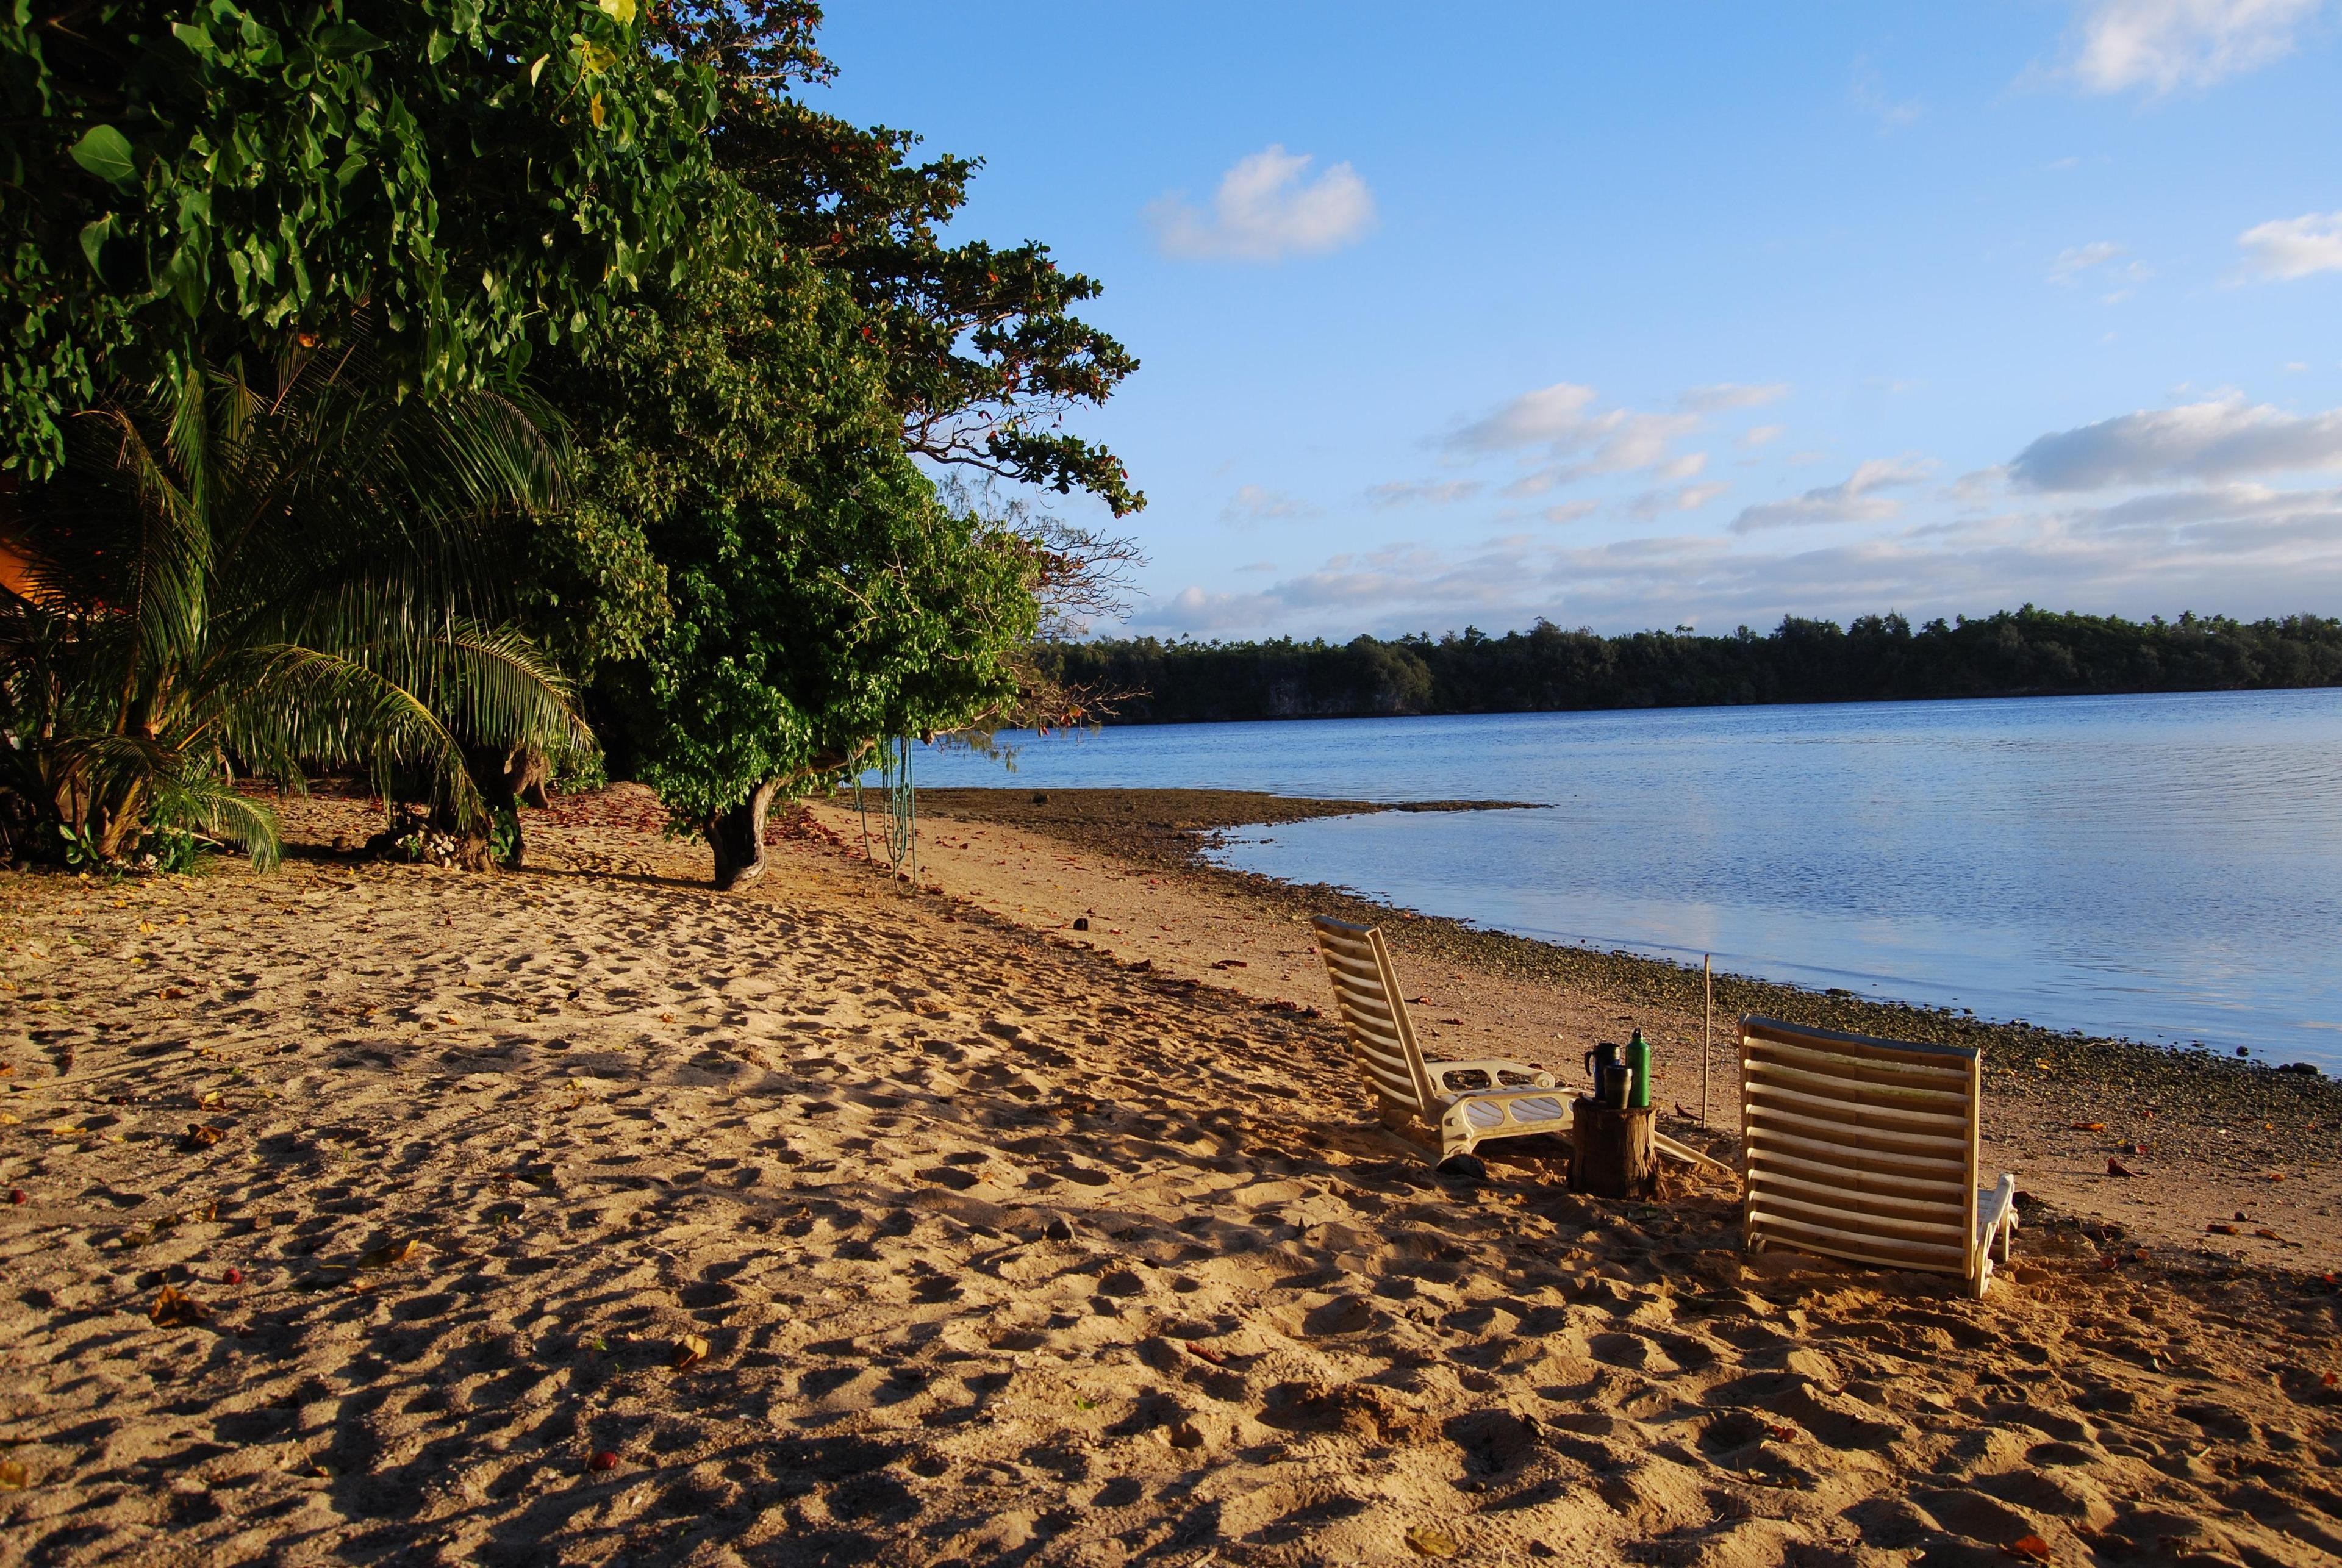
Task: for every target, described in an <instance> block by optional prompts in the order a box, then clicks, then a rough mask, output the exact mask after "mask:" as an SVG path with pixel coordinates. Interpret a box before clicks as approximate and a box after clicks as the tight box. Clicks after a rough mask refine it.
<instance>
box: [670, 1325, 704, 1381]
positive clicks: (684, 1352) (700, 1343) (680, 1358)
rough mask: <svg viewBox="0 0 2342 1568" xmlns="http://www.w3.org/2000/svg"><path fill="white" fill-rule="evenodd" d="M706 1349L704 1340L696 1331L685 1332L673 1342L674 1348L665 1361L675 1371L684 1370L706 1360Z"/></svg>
mask: <svg viewBox="0 0 2342 1568" xmlns="http://www.w3.org/2000/svg"><path fill="white" fill-rule="evenodd" d="M707 1350H708V1345H707V1342H706V1340H704V1339H702V1338H700V1337H699V1336H698V1335H697V1334H696V1333H687V1334H685V1335H684V1336H683V1337H682V1338H681V1339H679V1340H677V1341H676V1342H675V1349H674V1351H673V1352H672V1353H670V1354H669V1355H668V1356H667V1358H666V1363H667V1365H669V1366H671V1367H673V1368H674V1369H675V1370H676V1371H677V1372H684V1371H686V1370H688V1369H689V1368H691V1367H695V1366H697V1365H698V1364H699V1363H701V1362H703V1361H706V1359H707Z"/></svg>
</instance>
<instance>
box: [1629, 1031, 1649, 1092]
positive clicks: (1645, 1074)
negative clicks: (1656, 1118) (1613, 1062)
mask: <svg viewBox="0 0 2342 1568" xmlns="http://www.w3.org/2000/svg"><path fill="white" fill-rule="evenodd" d="M1626 1066H1627V1068H1628V1069H1629V1070H1630V1071H1632V1072H1633V1074H1635V1086H1634V1088H1632V1089H1631V1090H1629V1091H1627V1094H1626V1104H1628V1105H1629V1106H1631V1107H1633V1108H1634V1109H1636V1110H1638V1111H1639V1110H1641V1109H1642V1108H1643V1107H1644V1106H1646V1105H1648V1104H1650V1103H1651V1043H1650V1042H1649V1041H1647V1040H1646V1039H1644V1038H1643V1032H1642V1031H1641V1030H1640V1029H1637V1030H1636V1031H1635V1034H1634V1037H1633V1038H1632V1039H1630V1040H1628V1041H1627V1042H1626Z"/></svg>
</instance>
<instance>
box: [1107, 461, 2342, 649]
mask: <svg viewBox="0 0 2342 1568" xmlns="http://www.w3.org/2000/svg"><path fill="white" fill-rule="evenodd" d="M1766 537H1767V540H1768V541H1769V538H1770V536H1766ZM2028 599H2029V600H2032V601H2034V602H2035V603H2037V604H2047V605H2051V606H2054V607H2057V608H2068V607H2070V608H2074V609H2080V610H2089V611H2096V612H2108V613H2115V614H2127V615H2132V616H2141V615H2146V614H2177V612H2179V611H2181V610H2184V609H2196V610H2206V611H2210V610H2217V611H2219V612H2221V613H2224V614H2235V615H2241V616H2246V617H2252V616H2258V615H2267V614H2289V613H2292V612H2295V611H2298V610H2301V609H2303V608H2305V607H2317V606H2321V605H2330V604H2334V603H2336V602H2337V601H2342V490H2306V491H2278V490H2271V489H2267V488H2266V487H2262V486H2257V485H2231V486H2224V487H2220V488H2217V489H2210V490H2206V489H2190V490H2187V491H2183V492H2178V493H2175V494H2167V495H2150V496H2143V497H2137V498H2134V499H2130V500H2126V501H2124V502H2122V503H2121V504H2117V505H2115V506H2110V507H2105V508H2074V507H2071V506H2064V505H2047V506H2043V505H2036V506H2035V507H2034V509H2031V510H2016V511H2001V512H1997V513H1993V514H1987V515H1984V516H1979V517H1973V518H1962V519H1958V520H1956V521H1953V522H1949V523H1943V524H1927V525H1925V526H1917V527H1906V528H1901V529H1897V530H1891V531H1889V532H1887V533H1886V534H1883V535H1873V536H1865V537H1858V538H1837V539H1833V540H1832V541H1831V542H1829V543H1828V544H1824V545H1821V546H1819V547H1807V546H1803V545H1790V546H1787V547H1782V546H1779V545H1775V544H1770V543H1769V542H1768V543H1765V544H1760V543H1758V541H1757V540H1746V539H1744V540H1735V539H1733V538H1732V537H1730V536H1728V535H1718V534H1706V533H1687V534H1661V535H1658V536H1648V535H1646V536H1644V537H1640V538H1634V539H1622V540H1616V541H1611V542H1606V543H1586V544H1570V543H1566V542H1565V541H1564V540H1562V539H1558V538H1556V537H1555V536H1553V535H1551V534H1535V535H1526V536H1514V537H1510V538H1503V539H1490V540H1486V541H1483V542H1482V543H1480V544H1477V545H1476V546H1471V547H1467V548H1463V549H1435V548H1431V547H1427V546H1426V545H1423V544H1414V543H1405V544H1396V545H1393V546H1391V547H1390V548H1388V549H1386V550H1379V551H1376V552H1373V553H1371V554H1343V555H1337V556H1336V557H1334V558H1333V559H1331V560H1328V561H1326V563H1325V564H1323V565H1321V566H1320V567H1318V568H1317V569H1316V570H1315V571H1311V572H1305V573H1302V574H1298V575H1296V576H1294V577H1290V578H1287V579H1284V580H1281V581H1278V582H1275V583H1271V584H1266V585H1264V586H1263V587H1262V588H1260V589H1258V590H1257V591H1250V592H1243V593H1216V592H1210V591H1207V590H1206V589H1204V588H1201V587H1190V588H1187V589H1186V590H1184V591H1183V592H1181V593H1180V594H1176V595H1175V596H1173V597H1172V598H1170V599H1169V600H1167V601H1165V600H1157V601H1154V602H1153V603H1152V604H1150V605H1149V607H1148V610H1147V612H1146V614H1144V615H1143V616H1142V617H1141V618H1140V619H1139V621H1138V622H1136V623H1135V624H1134V628H1133V629H1134V630H1142V631H1156V632H1168V633H1178V632H1183V631H1185V632H1195V633H1197V634H1234V635H1254V636H1257V635H1276V634H1287V633H1290V634H1294V635H1296V636H1309V635H1313V634H1324V635H1327V636H1333V637H1337V638H1347V637H1350V636H1353V635H1355V634H1357V633H1358V632H1360V631H1374V632H1376V633H1379V634H1386V635H1387V634H1395V633H1398V632H1406V631H1421V630H1428V631H1434V632H1437V631H1444V630H1447V629H1449V628H1452V627H1460V626H1462V625H1463V624H1465V623H1466V622H1473V623H1476V624H1479V625H1481V626H1484V627H1488V628H1491V629H1495V630H1502V629H1504V628H1507V627H1520V626H1526V625H1527V624H1529V623H1530V621H1531V620H1533V619H1534V618H1536V616H1539V615H1544V616H1546V617H1548V618H1549V619H1551V620H1553V621H1555V622H1556V623H1558V624H1562V625H1566V626H1574V625H1592V626H1595V627H1596V628H1597V629H1600V630H1603V631H1626V630H1634V629H1639V628H1643V627H1649V626H1671V625H1675V624H1681V623H1686V622H1687V623H1691V624H1696V625H1701V626H1707V627H1719V626H1730V625H1732V624H1735V623H1736V622H1740V623H1746V624H1750V625H1753V626H1757V627H1760V628H1762V627H1769V626H1771V625H1773V624H1777V622H1778V621H1779V619H1780V618H1781V616H1782V615H1784V614H1799V615H1827V616H1830V617H1832V618H1834V619H1837V620H1838V621H1840V622H1841V623H1843V622H1844V621H1846V620H1847V619H1848V618H1850V617H1852V616H1854V615H1857V614H1866V613H1869V612H1874V611H1878V610H1883V609H1887V608H1895V609H1899V610H1902V611H1903V612H1904V613H1905V614H1908V615H1910V616H1911V617H1912V618H1913V619H1914V620H1915V621H1916V620H1922V619H1925V618H1927V616H1930V615H1937V614H1946V615H1948V614H1954V613H1956V612H1964V613H1967V614H1977V613H1979V612H1983V611H1987V610H1993V609H2000V608H2005V607H2007V606H2009V605H2013V604H2018V603H2021V602H2023V601H2025V600H2028Z"/></svg>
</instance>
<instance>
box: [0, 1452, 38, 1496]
mask: <svg viewBox="0 0 2342 1568" xmlns="http://www.w3.org/2000/svg"><path fill="white" fill-rule="evenodd" d="M31 1484H33V1473H32V1472H31V1471H29V1470H27V1469H25V1464H24V1462H23V1461H22V1460H18V1459H5V1460H0V1492H22V1491H24V1490H25V1488H26V1487H27V1486H30V1485H31Z"/></svg>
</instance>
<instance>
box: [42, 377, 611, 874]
mask: <svg viewBox="0 0 2342 1568" xmlns="http://www.w3.org/2000/svg"><path fill="white" fill-rule="evenodd" d="M68 434H69V441H68V447H69V452H70V456H71V461H69V462H68V464H67V465H66V467H65V471H64V473H63V474H61V475H60V476H59V477H58V478H56V479H55V480H53V481H51V482H50V483H48V484H43V485H39V486H35V487H34V488H33V489H32V490H31V491H29V492H28V493H26V494H25V495H24V496H23V497H22V498H21V500H22V504H21V506H20V507H18V508H17V509H15V511H14V513H13V514H11V515H9V516H8V517H6V518H5V527H0V556H4V557H5V564H7V565H8V566H9V568H10V569H9V572H8V574H7V575H8V579H9V582H10V589H9V591H7V592H5V593H0V822H5V824H6V825H7V827H8V830H9V833H8V836H9V837H11V838H13V839H15V841H16V847H18V848H20V849H29V850H33V851H36V852H37V851H43V850H45V851H48V852H51V853H55V852H56V851H59V850H61V849H62V850H66V851H69V852H70V853H71V854H75V855H76V856H79V857H83V858H86V859H89V860H92V861H96V862H109V861H115V860H119V859H121V858H124V857H125V856H126V855H128V854H132V853H133V852H135V850H136V849H137V848H138V847H139V845H140V844H141V841H142V839H143V838H145V837H146V836H147V835H149V834H153V833H155V832H156V831H158V830H160V831H165V832H179V833H185V832H191V831H200V832H202V833H205V834H210V835H212V836H214V837H215V838H218V839H221V840H224V841H226V842H230V843H234V844H241V845H243V846H244V847H245V848H246V849H247V850H249V851H250V853H251V854H252V856H253V858H254V860H255V863H259V864H266V863H268V862H271V861H273V860H274V859H275V855H276V853H277V843H276V834H275V825H274V823H273V820H272V818H271V816H270V814H268V813H267V812H266V811H265V809H264V808H262V807H261V806H260V805H259V804H257V803H255V802H254V801H252V800H251V799H249V798H248V797H246V796H245V795H243V794H239V793H238V792H237V791H236V789H235V778H236V776H237V774H239V773H241V774H264V775H268V776H272V777H275V778H276V779H278V780H279V781H281V782H284V783H287V784H295V785H297V784H299V783H300V781H301V780H302V778H303V776H304V770H305V768H306V767H309V766H312V765H315V764H359V765H362V766H365V767H368V768H371V769H372V770H373V771H374V772H375V774H376V775H377V778H378V779H379V780H381V781H382V782H383V783H384V784H385V786H386V784H387V781H388V779H389V776H390V775H391V774H392V773H393V771H394V770H413V769H418V768H419V769H420V770H422V771H423V772H424V773H425V774H427V775H429V776H430V777H431V778H432V779H433V780H434V782H435V792H436V794H437V796H438V798H439V800H440V801H441V803H442V804H443V805H444V806H445V808H446V810H447V811H448V812H449V814H451V815H452V816H453V818H454V820H455V825H457V826H458V827H459V828H462V829H464V830H465V832H467V833H468V834H469V835H470V836H471V837H472V839H473V840H474V842H475V844H485V842H486V837H487V834H486V823H485V811H484V808H483V803H482V802H481V800H480V798H479V795H478V793H477V791H476V790H475V787H474V786H473V784H472V783H471V780H470V776H469V774H467V772H466V770H465V758H464V748H465V744H466V743H467V742H468V743H473V744H530V745H535V746H546V745H557V744H582V743H584V742H586V741H587V740H588V739H589V738H590V737H588V736H587V735H586V733H585V731H584V727H583V725H582V724H580V722H579V721H578V720H577V718H576V717H575V714H574V713H573V712H572V710H571V708H570V706H569V705H568V703H567V701H566V697H565V689H564V686H563V684H562V682H561V681H560V680H559V679H558V678H557V677H556V676H555V674H554V673H553V671H552V670H551V668H550V666H549V665H548V664H546V663H545V661H544V660H543V659H542V658H541V657H540V656H539V655H538V654H536V653H535V650H534V649H533V648H532V647H531V646H530V644H528V643H527V641H526V640H525V638H523V637H521V636H520V635H519V634H516V633H515V632H514V631H511V630H509V629H503V628H498V627H495V626H493V625H490V624H485V623H484V622H483V621H482V620H481V619H479V618H478V615H477V611H478V610H479V609H481V608H483V607H485V606H487V605H490V604H493V603H494V602H495V598H496V596H497V595H496V591H495V587H494V586H493V584H489V583H487V582H485V581H483V580H482V579H481V576H480V569H481V568H482V566H483V565H484V564H485V563H487V562H489V561H491V560H493V559H495V558H496V557H497V555H498V554H501V553H502V552H501V551H500V550H499V548H498V547H497V544H496V535H497V534H499V533H500V532H501V531H503V530H504V529H505V528H506V527H508V526H509V525H510V524H511V522H512V521H513V520H514V519H515V517H516V516H517V515H518V514H523V513H525V512H526V511H529V510H532V509H535V508H539V507H543V506H545V505H546V504H550V503H552V502H553V501H555V499H556V480H555V468H554V463H553V457H554V454H553V451H552V449H551V448H550V447H549V446H548V445H547V444H546V443H545V440H544V438H543V437H542V435H541V434H539V430H538V426H537V424H536V423H535V421H534V420H533V419H532V418H531V417H530V414H529V412H528V411H527V410H526V409H525V408H524V407H522V406H519V405H517V404H515V403H513V402H512V401H510V400H509V399H507V398H505V397H501V396H497V395H495V394H488V393H485V392H480V393H458V394H449V395H447V396H445V397H444V398H441V399H438V400H436V401H433V402H425V401H424V400H422V399H417V398H405V399H401V398H398V397H397V396H395V394H394V392H393V390H392V389H391V388H390V386H389V385H387V375H386V373H385V371H384V370H383V369H382V367H380V366H379V365H374V364H371V363H369V362H368V361H366V360H365V357H364V356H363V355H362V353H361V352H360V351H358V350H356V349H349V350H345V351H342V352H338V353H335V354H333V355H302V356H300V357H299V358H298V359H297V360H296V361H295V362H294V363H293V364H291V365H287V366H285V368H284V369H283V370H282V372H281V373H280V374H278V375H275V376H273V377H271V378H270V379H269V381H268V382H267V383H266V384H265V385H255V384H254V383H253V382H252V381H250V380H248V379H247V378H246V376H245V375H244V374H243V372H242V370H241V368H240V367H238V366H236V365H229V366H227V367H225V368H219V369H213V370H207V371H188V372H185V373H184V374H182V375H178V376H175V377H171V378H167V379H165V380H163V381H161V382H158V383H156V384H155V385H153V386H152V387H150V388H148V389H146V390H144V391H140V392H136V393H131V394H122V395H119V396H116V397H114V398H110V399H108V400H106V401H105V403H103V404H101V405H100V406H99V407H97V408H95V409H94V410H91V411H89V412H86V413H85V414H81V415H79V416H77V417H76V418H75V420H74V421H73V422H72V427H71V429H70V431H69V433H68ZM385 793H387V791H386V789H385Z"/></svg>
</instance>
